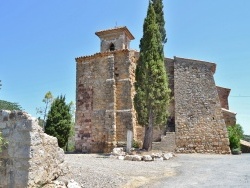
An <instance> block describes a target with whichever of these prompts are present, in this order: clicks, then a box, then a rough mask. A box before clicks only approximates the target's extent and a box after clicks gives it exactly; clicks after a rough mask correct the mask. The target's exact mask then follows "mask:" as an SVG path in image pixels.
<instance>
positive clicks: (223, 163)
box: [144, 154, 250, 188]
mask: <svg viewBox="0 0 250 188" xmlns="http://www.w3.org/2000/svg"><path fill="white" fill-rule="evenodd" d="M175 161H176V162H177V163H178V164H179V166H178V167H176V168H175V171H176V176H172V177H169V178H166V179H165V180H163V181H160V182H157V183H153V184H151V185H148V186H144V187H150V188H152V187H153V188H164V187H172V188H175V187H176V188H177V187H178V188H191V187H192V188H194V187H199V188H200V187H213V188H217V187H220V188H224V187H225V188H227V187H237V188H248V187H250V154H242V155H199V154H192V155H178V158H176V159H175Z"/></svg>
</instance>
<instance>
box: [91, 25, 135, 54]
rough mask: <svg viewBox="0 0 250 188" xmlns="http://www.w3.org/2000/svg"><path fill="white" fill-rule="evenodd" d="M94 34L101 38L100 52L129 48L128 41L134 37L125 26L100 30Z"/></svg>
mask: <svg viewBox="0 0 250 188" xmlns="http://www.w3.org/2000/svg"><path fill="white" fill-rule="evenodd" d="M95 34H96V35H97V36H98V37H99V38H100V39H101V50H100V51H101V52H107V51H114V50H123V49H129V48H130V41H131V40H133V39H134V36H133V35H132V34H131V33H130V31H129V30H128V29H127V27H117V28H114V29H108V30H102V31H98V32H96V33H95Z"/></svg>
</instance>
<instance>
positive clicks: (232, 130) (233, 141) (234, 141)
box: [227, 124, 243, 150]
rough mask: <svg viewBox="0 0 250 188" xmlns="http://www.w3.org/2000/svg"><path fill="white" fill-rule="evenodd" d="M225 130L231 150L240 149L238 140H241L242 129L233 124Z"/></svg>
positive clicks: (238, 125)
mask: <svg viewBox="0 0 250 188" xmlns="http://www.w3.org/2000/svg"><path fill="white" fill-rule="evenodd" d="M227 130H228V137H229V142H230V148H231V150H233V149H240V140H241V139H242V138H243V129H242V127H241V125H240V124H235V125H232V126H229V127H228V128H227Z"/></svg>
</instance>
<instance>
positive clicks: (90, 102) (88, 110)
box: [75, 50, 138, 153]
mask: <svg viewBox="0 0 250 188" xmlns="http://www.w3.org/2000/svg"><path fill="white" fill-rule="evenodd" d="M137 58H138V52H135V51H130V50H116V51H113V52H103V53H97V54H95V55H93V56H85V57H79V58H76V61H77V86H76V88H77V91H76V93H77V96H76V101H77V102H76V126H75V131H76V135H75V139H76V149H77V150H78V151H81V152H92V153H96V152H97V153H99V152H110V151H111V150H112V149H113V147H115V146H116V145H117V143H118V142H124V143H126V141H127V138H126V135H127V130H131V131H132V132H133V134H134V136H135V137H136V128H135V127H136V121H135V110H134V105H133V96H134V87H133V83H134V74H135V73H134V72H135V67H136V64H135V63H136V60H137Z"/></svg>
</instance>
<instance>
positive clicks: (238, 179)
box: [60, 154, 250, 188]
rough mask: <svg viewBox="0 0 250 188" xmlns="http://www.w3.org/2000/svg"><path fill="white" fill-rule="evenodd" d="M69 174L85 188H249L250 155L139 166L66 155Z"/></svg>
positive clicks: (189, 156)
mask: <svg viewBox="0 0 250 188" xmlns="http://www.w3.org/2000/svg"><path fill="white" fill-rule="evenodd" d="M65 159H66V162H67V163H68V164H69V166H70V173H68V174H67V175H66V176H65V177H61V178H60V179H61V180H63V179H68V180H69V179H74V180H75V181H76V182H78V183H79V184H80V185H81V186H82V187H91V188H95V187H96V188H99V187H102V188H105V187H106V188H112V187H119V188H133V187H142V188H144V187H148V188H162V187H178V188H182V187H183V188H184V187H185V188H189V187H240V188H245V187H249V186H250V163H249V161H250V154H243V155H209V154H186V155H183V154H182V155H177V157H174V158H172V159H170V160H167V161H154V162H144V161H141V162H137V161H122V160H118V159H112V158H109V157H108V156H105V155H97V154H66V155H65Z"/></svg>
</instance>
